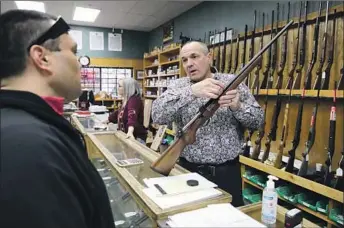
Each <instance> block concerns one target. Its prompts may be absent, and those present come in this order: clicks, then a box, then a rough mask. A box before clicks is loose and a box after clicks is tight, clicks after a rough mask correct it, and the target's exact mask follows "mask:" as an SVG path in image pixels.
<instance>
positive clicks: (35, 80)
mask: <svg viewBox="0 0 344 228" xmlns="http://www.w3.org/2000/svg"><path fill="white" fill-rule="evenodd" d="M69 29H70V28H69V26H68V24H66V22H65V21H64V20H63V19H62V18H56V17H53V16H50V15H48V14H44V13H40V12H37V11H27V10H11V11H7V12H6V13H3V14H1V15H0V80H1V90H0V119H1V125H0V127H1V135H0V137H1V143H0V144H1V150H0V186H1V187H0V227H3V228H5V227H11V228H22V227H32V228H48V227H49V228H75V227H80V228H81V227H83V228H113V227H115V225H114V219H113V215H112V210H111V207H110V200H109V198H108V195H107V191H106V188H105V185H104V182H103V180H102V178H101V177H100V175H99V173H98V172H97V170H96V169H95V167H94V166H93V164H92V163H91V161H90V160H89V158H88V156H87V148H86V143H85V141H84V139H83V136H82V134H81V133H79V132H78V131H77V130H76V129H75V128H74V127H73V126H72V125H71V124H70V123H69V122H68V121H67V120H66V119H65V118H64V117H63V116H62V115H63V104H64V102H65V101H66V102H70V101H72V100H74V99H76V98H78V97H79V96H80V94H81V83H80V64H79V62H78V60H77V56H76V52H77V44H76V43H75V41H74V40H73V39H72V37H71V36H70V35H69V34H68V31H69Z"/></svg>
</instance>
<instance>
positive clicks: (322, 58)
mask: <svg viewBox="0 0 344 228" xmlns="http://www.w3.org/2000/svg"><path fill="white" fill-rule="evenodd" d="M333 20H335V17H334V19H333ZM327 26H328V1H327V6H326V19H325V31H324V36H323V41H322V48H321V55H320V60H319V65H318V69H317V71H316V75H317V77H316V79H315V82H314V87H313V89H318V88H319V87H320V88H321V84H322V82H321V81H322V74H321V73H322V69H323V66H324V63H325V53H326V45H327V36H328V34H327ZM332 38H334V36H333V37H332ZM332 50H333V49H332ZM329 54H330V51H329ZM328 58H329V59H330V56H329V57H328ZM323 76H324V75H323Z"/></svg>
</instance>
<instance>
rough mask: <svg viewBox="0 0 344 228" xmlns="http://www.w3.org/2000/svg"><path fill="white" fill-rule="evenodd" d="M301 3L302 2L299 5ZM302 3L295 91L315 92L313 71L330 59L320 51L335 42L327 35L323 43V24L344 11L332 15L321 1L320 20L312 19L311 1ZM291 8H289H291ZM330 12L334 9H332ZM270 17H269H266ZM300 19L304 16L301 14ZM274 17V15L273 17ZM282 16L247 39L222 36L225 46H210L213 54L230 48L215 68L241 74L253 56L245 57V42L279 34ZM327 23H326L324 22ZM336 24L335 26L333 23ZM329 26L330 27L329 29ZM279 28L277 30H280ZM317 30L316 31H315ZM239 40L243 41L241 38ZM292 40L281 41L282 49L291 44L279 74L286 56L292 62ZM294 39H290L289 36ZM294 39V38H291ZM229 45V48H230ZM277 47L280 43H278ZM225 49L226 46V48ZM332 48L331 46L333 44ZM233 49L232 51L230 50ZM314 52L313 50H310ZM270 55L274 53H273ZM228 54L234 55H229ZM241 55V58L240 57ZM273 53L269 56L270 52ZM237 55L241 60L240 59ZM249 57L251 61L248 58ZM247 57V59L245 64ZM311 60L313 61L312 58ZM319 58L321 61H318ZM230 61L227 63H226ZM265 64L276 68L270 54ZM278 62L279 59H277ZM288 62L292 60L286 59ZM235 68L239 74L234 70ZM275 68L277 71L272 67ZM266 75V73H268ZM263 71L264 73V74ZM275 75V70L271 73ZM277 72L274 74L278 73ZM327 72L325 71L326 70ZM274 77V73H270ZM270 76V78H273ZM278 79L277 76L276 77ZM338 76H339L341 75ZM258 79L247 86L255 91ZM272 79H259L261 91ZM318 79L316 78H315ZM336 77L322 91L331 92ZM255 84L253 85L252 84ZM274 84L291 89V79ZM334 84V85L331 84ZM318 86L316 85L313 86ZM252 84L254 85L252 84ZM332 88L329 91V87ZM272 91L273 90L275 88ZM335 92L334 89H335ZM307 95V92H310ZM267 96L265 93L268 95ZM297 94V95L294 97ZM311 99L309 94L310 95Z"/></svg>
mask: <svg viewBox="0 0 344 228" xmlns="http://www.w3.org/2000/svg"><path fill="white" fill-rule="evenodd" d="M297 4H299V3H297ZM300 4H302V9H303V14H302V17H303V20H300V22H297V23H295V24H294V25H293V26H292V27H291V29H293V30H294V29H299V30H300V34H299V52H300V56H299V58H298V61H299V64H298V67H297V68H296V73H297V74H296V76H295V77H294V83H293V85H292V88H293V89H294V90H295V89H302V88H303V87H304V86H306V90H311V89H314V90H315V89H316V87H315V84H316V82H315V80H312V78H313V77H312V75H313V72H314V68H315V67H317V69H319V68H320V67H319V66H318V65H319V64H320V65H321V64H322V62H321V61H322V59H324V58H322V57H321V56H326V52H327V51H326V52H325V55H323V54H322V55H318V52H319V53H323V49H324V47H325V46H324V45H325V43H328V45H326V49H330V48H328V47H329V44H330V43H332V42H330V41H331V40H332V39H330V37H331V36H330V33H328V32H327V36H325V35H324V36H323V39H325V37H327V38H326V39H327V42H321V41H323V39H321V41H319V34H320V32H319V30H320V28H321V26H320V24H321V23H323V22H326V21H327V17H328V20H333V18H338V17H340V16H342V14H343V12H342V11H341V10H340V12H339V13H336V12H335V13H333V10H332V13H331V14H328V13H327V12H326V11H327V10H326V9H323V7H320V5H322V4H321V2H319V7H318V9H317V13H316V17H313V16H309V15H308V8H309V7H308V5H309V4H308V2H307V1H306V2H303V3H300ZM288 8H289V7H288ZM300 11H301V8H300ZM329 11H330V9H329ZM311 14H312V15H313V14H315V13H311ZM265 16H266V15H265ZM298 16H300V15H298ZM271 17H272V15H271ZM279 17H280V13H277V14H276V18H277V20H278V23H277V22H276V21H277V20H276V21H274V23H273V24H272V26H271V24H270V25H268V26H266V27H264V30H262V29H261V28H260V29H258V30H257V29H255V30H253V29H252V31H251V32H248V33H247V35H246V36H245V31H243V33H240V34H239V33H237V35H235V37H233V35H232V37H231V38H229V39H226V40H223V36H222V39H221V43H219V42H218V41H217V42H216V43H215V44H214V43H213V44H209V48H215V49H216V50H215V52H213V53H216V51H218V47H219V46H221V49H226V55H225V58H222V57H223V56H224V54H223V51H222V55H221V63H220V64H219V63H217V62H216V60H214V61H213V64H214V66H216V67H217V68H218V70H219V71H220V72H230V73H235V72H237V71H238V69H240V67H241V66H242V65H243V64H245V63H246V62H247V59H249V58H250V55H251V50H250V51H249V52H247V53H245V55H244V54H243V51H244V50H247V49H246V48H245V43H246V42H247V39H249V40H250V43H251V44H252V42H253V40H252V37H253V38H254V39H256V38H257V37H260V36H261V35H262V33H263V32H264V35H265V36H266V35H270V33H271V29H272V33H273V34H275V33H276V31H279V28H276V25H277V24H278V25H279V26H280V25H281V24H283V23H284V22H281V21H280V20H279ZM324 24H326V23H324ZM331 24H332V23H331ZM254 25H255V23H254V21H253V28H254ZM245 27H246V26H245ZM325 27H326V26H325ZM308 28H309V30H312V31H308ZM276 29H277V30H276ZM253 31H254V32H253ZM313 31H314V32H313ZM223 32H224V30H222V31H221V32H220V30H217V32H216V34H217V35H218V34H219V33H223ZM308 33H310V34H312V42H311V45H308V43H310V42H309V41H310V40H311V37H310V36H307V34H308ZM238 37H239V39H237V38H238ZM235 38H236V39H237V42H233V40H232V39H235ZM286 38H288V36H286V37H284V38H283V39H281V43H282V49H281V50H283V49H284V45H287V48H286V50H287V53H285V55H281V57H279V60H283V61H280V63H279V66H278V69H275V72H277V73H278V72H279V71H280V70H281V66H283V62H284V57H283V56H286V59H289V58H288V56H289V54H288V52H290V51H289V49H290V48H289V47H288V45H289V43H290V42H293V41H287V42H284V40H285V39H286ZM289 38H290V36H289ZM291 40H292V39H291ZM320 42H321V44H322V45H321V46H322V47H321V51H319V48H320V47H319V45H318V44H319V43H320ZM228 44H229V45H228ZM275 45H277V44H275ZM224 46H225V47H224ZM307 46H310V48H311V49H312V57H311V56H308V54H307V53H306V51H307V50H306V49H308V48H307ZM330 46H331V45H330ZM233 48H235V49H236V50H234V51H236V53H235V54H234V55H232V51H233ZM228 50H230V51H228ZM309 51H310V50H309ZM269 52H270V51H269ZM271 52H272V54H274V53H275V54H276V52H275V48H272V50H271ZM228 53H230V54H229V55H228ZM236 54H238V55H236ZM268 54H269V53H268ZM214 56H215V57H216V56H218V55H217V54H214ZM237 56H238V57H239V58H237ZM247 57H248V58H247ZM243 58H245V62H244V63H243V61H242V60H243ZM308 58H309V59H308ZM318 58H319V61H317V59H318ZM224 59H226V60H224ZM263 59H264V60H263V62H264V63H265V64H266V66H267V67H265V69H267V68H269V67H268V66H269V64H271V65H273V62H272V63H269V61H268V59H269V57H268V55H267V56H264V57H263ZM276 59H277V58H276ZM223 61H226V62H225V63H223ZM286 61H287V62H288V60H286ZM306 61H309V64H308V66H307V70H306V72H304V65H305V62H306ZM222 66H224V68H225V69H222ZM285 67H288V66H287V64H285ZM234 69H235V71H234ZM272 69H273V68H272ZM264 72H265V71H264ZM264 72H263V73H264ZM270 72H271V71H270ZM275 72H273V73H274V74H275ZM322 72H323V71H322ZM270 74H271V73H270ZM270 74H269V76H271V75H270ZM274 76H275V75H274ZM329 76H330V75H329ZM337 77H338V75H337ZM327 78H329V77H326V80H327ZM255 79H256V77H255V78H254V80H252V79H251V77H249V78H248V80H247V82H246V81H245V84H249V85H250V86H249V87H250V88H255V84H256V80H255ZM268 79H269V78H265V77H263V78H259V80H260V81H261V82H260V85H261V89H266V86H265V85H266V80H268ZM313 79H315V77H314V78H313ZM334 79H335V78H332V79H330V80H328V81H329V83H323V84H324V89H322V90H326V89H330V88H329V87H330V86H326V84H327V85H331V86H333V80H334ZM270 80H271V77H270ZM301 80H303V82H302V83H301ZM337 81H338V83H337V84H338V88H340V86H341V85H342V84H343V82H342V80H340V79H337ZM252 82H253V83H252ZM273 82H274V88H275V89H277V86H278V85H280V84H282V87H285V88H286V89H289V88H290V85H289V84H288V80H287V81H282V82H281V81H280V76H278V77H276V78H274V80H273ZM330 82H331V84H330ZM313 83H314V84H313ZM251 84H252V85H251ZM270 84H271V82H269V84H268V85H269V86H270ZM326 87H328V88H326ZM271 88H272V87H271ZM331 89H332V88H331ZM284 94H285V95H287V93H284ZM306 94H307V93H306ZM264 95H265V93H264ZM292 95H294V93H293V94H292ZM306 96H307V95H306Z"/></svg>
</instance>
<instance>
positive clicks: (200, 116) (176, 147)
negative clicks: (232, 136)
mask: <svg viewBox="0 0 344 228" xmlns="http://www.w3.org/2000/svg"><path fill="white" fill-rule="evenodd" d="M292 24H293V21H292V20H291V21H290V22H289V23H288V24H287V25H286V26H285V27H284V28H283V29H282V30H281V31H280V32H279V33H278V34H277V35H276V36H275V37H274V38H273V39H272V40H271V41H270V42H269V43H268V44H267V45H265V47H264V48H263V49H262V50H260V51H259V52H258V53H257V54H256V55H255V56H254V57H253V58H252V59H251V60H250V61H249V62H248V63H247V64H246V65H245V66H244V67H243V68H242V69H241V70H240V72H239V73H238V74H237V76H236V77H235V78H234V79H233V80H232V81H231V82H230V83H229V84H228V85H227V86H226V88H225V89H224V90H223V92H222V94H220V96H219V97H221V96H222V95H223V94H225V93H226V92H227V91H228V90H233V89H235V88H237V86H238V85H239V84H240V83H242V82H243V81H244V80H245V78H246V77H247V76H248V74H249V73H250V72H251V71H252V70H253V69H254V67H256V65H257V64H258V62H259V61H260V60H261V58H262V54H263V53H264V52H265V51H266V50H267V49H268V48H269V47H270V46H271V45H272V44H273V43H274V42H276V40H277V39H278V38H279V37H280V36H281V35H282V34H283V33H284V32H285V31H286V29H288V28H289V27H290V26H291V25H292ZM219 97H218V98H216V99H209V101H208V102H207V103H206V104H205V105H203V106H202V107H200V109H199V111H198V112H197V113H196V115H195V116H194V117H193V118H192V119H191V120H190V121H189V122H188V123H187V124H186V125H185V126H184V127H183V128H182V130H180V131H178V132H177V137H176V140H175V141H174V142H173V143H172V145H171V146H170V147H169V148H168V149H167V150H166V151H165V152H164V153H163V154H162V155H161V156H160V157H159V158H158V159H157V160H156V161H154V162H153V164H152V165H151V168H152V169H153V170H154V171H155V172H158V173H160V174H162V175H169V173H170V172H171V170H172V169H173V167H174V166H175V164H176V162H177V160H178V158H179V156H180V154H181V152H182V151H183V150H184V148H185V147H186V145H190V144H192V143H194V142H195V140H196V132H197V130H198V128H199V127H201V126H202V125H203V124H204V123H206V122H207V121H208V120H209V119H210V117H211V116H212V115H213V114H214V113H215V112H216V110H217V109H218V108H219V107H220V106H219V104H218V99H219Z"/></svg>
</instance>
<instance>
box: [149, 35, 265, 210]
mask: <svg viewBox="0 0 344 228" xmlns="http://www.w3.org/2000/svg"><path fill="white" fill-rule="evenodd" d="M180 58H181V60H182V63H183V67H184V69H185V72H186V73H187V76H188V77H183V78H180V79H177V80H174V81H173V82H172V83H171V84H170V85H169V87H168V88H167V90H166V91H165V92H164V93H163V94H161V96H159V97H158V98H157V99H156V100H154V102H153V105H152V119H153V122H154V123H157V124H170V123H172V122H173V121H174V122H175V123H176V125H177V127H178V129H181V128H182V127H183V126H185V125H186V124H187V123H188V122H189V121H190V120H191V119H192V117H193V116H194V115H195V114H196V113H197V112H198V110H199V108H200V107H201V106H202V105H204V104H205V103H206V102H207V101H208V100H209V99H210V98H218V97H219V95H220V94H221V93H222V92H223V90H224V88H225V85H227V84H228V83H229V82H230V81H232V80H233V78H234V75H231V74H220V73H215V74H213V73H212V72H211V61H212V56H211V54H210V53H209V50H208V48H207V45H206V44H204V43H202V42H198V41H191V42H187V43H186V44H185V45H184V46H183V47H182V49H181V51H180ZM218 103H219V105H220V108H219V109H218V110H217V111H216V112H215V113H214V115H213V116H212V117H211V118H210V120H209V122H207V123H205V124H204V125H203V126H202V127H200V128H199V129H198V131H197V133H196V142H194V143H193V144H191V145H188V146H186V147H185V149H184V151H183V152H182V154H181V157H180V159H179V164H180V165H181V166H183V167H184V168H186V169H188V170H190V171H191V172H198V173H200V174H201V175H203V176H204V177H206V178H208V179H209V180H210V181H212V182H214V183H216V184H217V185H218V187H219V188H221V189H223V190H225V191H227V192H229V193H230V194H231V195H232V196H233V201H232V204H233V206H236V207H237V206H241V205H243V198H242V186H241V173H240V163H239V154H240V153H241V152H242V144H243V142H244V130H245V128H252V129H258V128H259V126H261V124H263V121H264V112H263V110H262V109H261V107H260V106H259V104H258V103H257V101H256V100H255V99H254V97H253V96H252V94H251V93H250V91H249V89H248V88H247V86H246V85H245V84H243V83H242V84H240V85H239V86H238V87H237V89H235V90H230V91H227V92H226V93H225V94H224V95H222V96H221V97H220V98H219V100H218Z"/></svg>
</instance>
